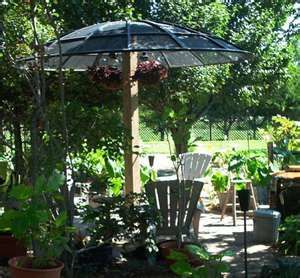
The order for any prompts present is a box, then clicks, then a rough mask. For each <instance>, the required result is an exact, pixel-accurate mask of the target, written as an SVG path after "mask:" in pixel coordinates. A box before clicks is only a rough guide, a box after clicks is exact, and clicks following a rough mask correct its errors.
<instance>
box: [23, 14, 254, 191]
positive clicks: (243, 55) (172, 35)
mask: <svg viewBox="0 0 300 278" xmlns="http://www.w3.org/2000/svg"><path fill="white" fill-rule="evenodd" d="M112 53H113V54H114V55H111V54H112ZM112 56H113V63H114V66H119V67H120V68H121V69H122V76H123V80H124V81H125V82H124V85H123V105H124V111H123V120H124V124H125V127H126V128H127V129H128V131H129V133H130V135H131V138H132V140H130V146H129V148H128V150H126V151H125V191H126V192H131V191H132V192H139V191H140V176H139V171H140V168H139V167H140V166H139V156H138V153H139V117H138V84H137V82H136V81H133V80H132V79H131V77H132V76H133V75H134V72H135V69H136V67H137V64H138V61H139V59H141V58H142V57H145V56H146V57H149V59H151V60H155V61H158V62H160V63H161V64H163V65H165V66H166V67H169V68H173V67H187V66H205V65H213V64H224V63H239V62H241V61H243V60H246V59H248V58H249V57H250V56H251V54H250V53H249V52H247V51H244V50H241V49H240V48H238V47H237V46H235V45H233V44H231V43H229V42H227V41H225V40H223V39H221V38H218V37H215V36H212V35H209V34H206V33H203V32H198V31H196V30H193V29H190V28H186V27H182V26H178V25H176V24H168V23H157V22H153V21H149V20H139V21H115V22H105V23H97V24H94V25H91V26H87V27H85V28H82V29H79V30H76V31H74V32H72V33H69V34H67V35H65V36H62V37H61V38H60V39H59V41H54V42H50V43H48V44H47V45H46V46H45V64H44V65H45V69H46V70H57V69H59V68H62V69H73V70H78V71H85V70H87V69H88V68H89V67H91V66H97V65H101V64H107V63H110V60H111V59H112V58H111V57H112ZM21 61H22V62H23V63H24V62H25V63H31V62H32V61H34V58H33V57H28V58H24V59H22V60H21ZM126 81H127V82H126Z"/></svg>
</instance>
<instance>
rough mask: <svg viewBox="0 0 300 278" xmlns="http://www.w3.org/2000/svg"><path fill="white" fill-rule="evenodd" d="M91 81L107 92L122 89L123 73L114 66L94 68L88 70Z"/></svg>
mask: <svg viewBox="0 0 300 278" xmlns="http://www.w3.org/2000/svg"><path fill="white" fill-rule="evenodd" d="M88 73H89V77H90V79H91V80H92V81H93V82H95V83H96V84H100V85H101V86H102V87H104V88H105V89H107V90H112V91H114V90H118V89H120V88H122V75H121V74H122V73H121V71H120V70H119V69H118V68H114V67H112V66H93V67H90V68H89V69H88Z"/></svg>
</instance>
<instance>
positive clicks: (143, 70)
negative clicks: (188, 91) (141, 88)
mask: <svg viewBox="0 0 300 278" xmlns="http://www.w3.org/2000/svg"><path fill="white" fill-rule="evenodd" d="M167 77H168V70H167V68H166V67H165V66H163V65H162V64H161V63H159V62H158V61H144V62H140V63H139V64H138V66H137V68H136V71H135V74H134V76H133V79H134V80H138V81H140V82H141V83H142V84H144V85H155V84H156V83H158V82H159V81H160V80H163V79H165V78H167Z"/></svg>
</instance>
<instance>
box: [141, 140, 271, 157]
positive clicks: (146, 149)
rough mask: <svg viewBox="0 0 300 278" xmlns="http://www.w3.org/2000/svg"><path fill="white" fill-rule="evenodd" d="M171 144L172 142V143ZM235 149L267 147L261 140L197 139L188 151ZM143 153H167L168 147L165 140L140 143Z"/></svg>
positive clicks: (210, 151) (211, 151)
mask: <svg viewBox="0 0 300 278" xmlns="http://www.w3.org/2000/svg"><path fill="white" fill-rule="evenodd" d="M172 146H173V144H172ZM233 148H234V149H236V150H248V148H249V149H250V150H261V149H266V148H267V143H266V142H265V141H262V140H249V144H248V141H247V140H232V141H231V140H230V141H199V142H196V146H195V147H192V148H191V149H190V151H193V152H209V153H214V152H218V151H226V150H231V149H233ZM142 150H143V153H162V154H169V147H168V142H167V141H152V142H143V143H142Z"/></svg>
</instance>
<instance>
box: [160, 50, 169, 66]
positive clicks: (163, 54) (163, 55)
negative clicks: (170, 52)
mask: <svg viewBox="0 0 300 278" xmlns="http://www.w3.org/2000/svg"><path fill="white" fill-rule="evenodd" d="M160 53H161V55H162V57H163V59H164V60H165V61H166V64H167V66H168V67H169V68H171V64H170V63H169V61H168V58H167V56H166V54H165V53H164V52H163V51H161V52H160Z"/></svg>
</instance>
